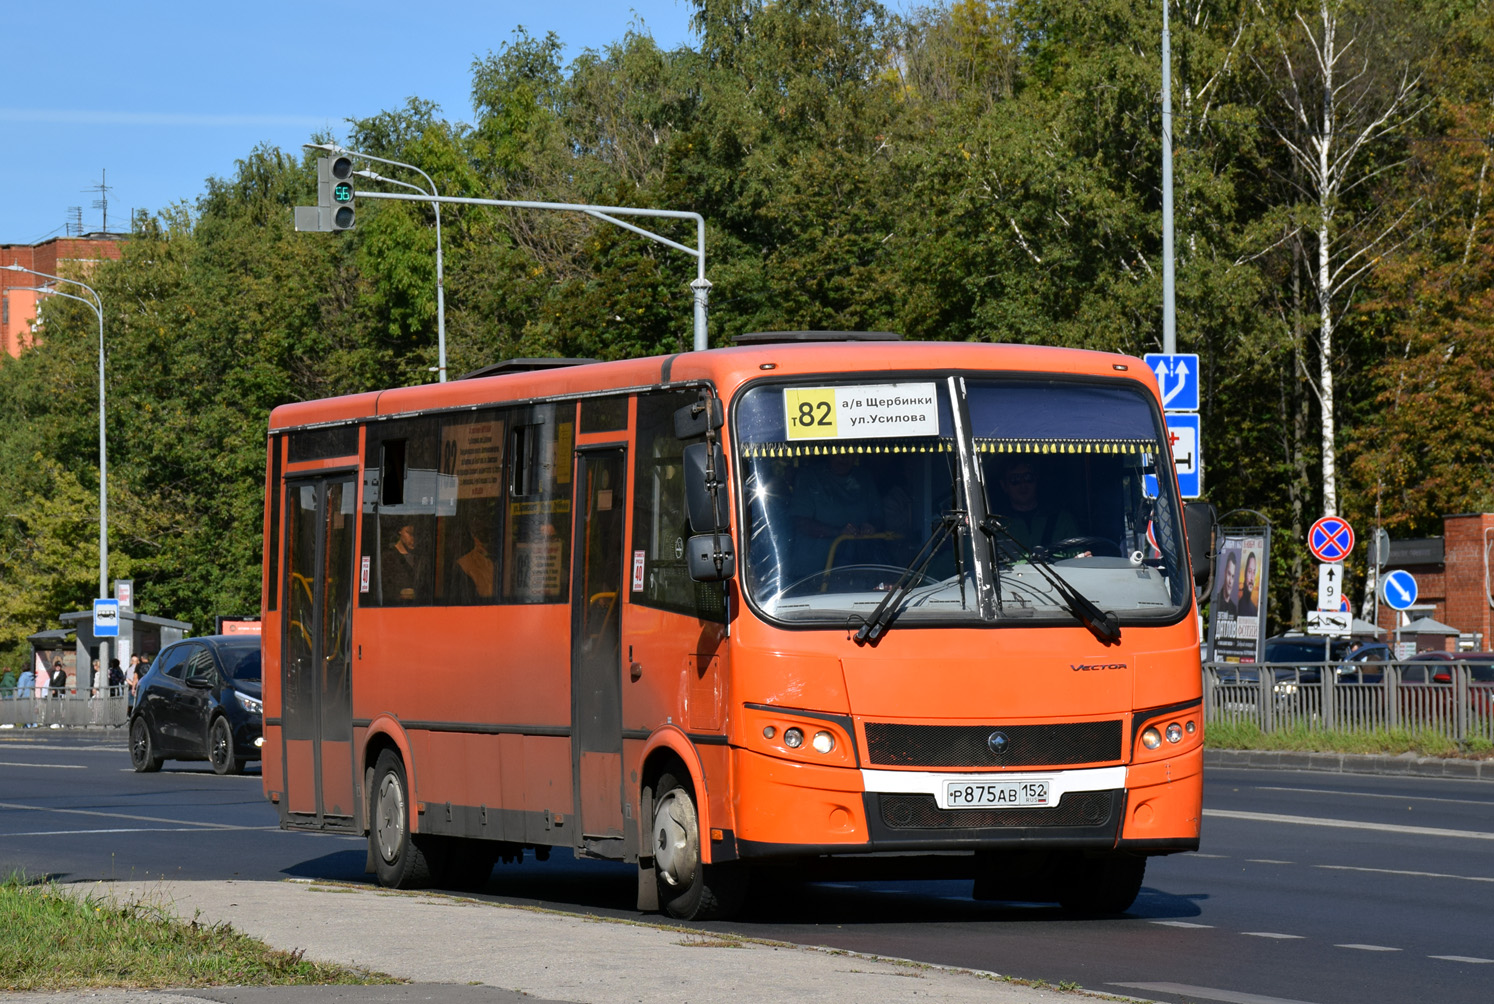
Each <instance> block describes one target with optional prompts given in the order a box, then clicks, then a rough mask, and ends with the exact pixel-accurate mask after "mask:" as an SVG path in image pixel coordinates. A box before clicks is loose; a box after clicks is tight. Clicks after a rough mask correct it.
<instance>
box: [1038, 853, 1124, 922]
mask: <svg viewBox="0 0 1494 1004" xmlns="http://www.w3.org/2000/svg"><path fill="white" fill-rule="evenodd" d="M1145 875H1146V858H1144V857H1141V856H1140V855H1136V854H1118V853H1117V854H1106V855H1100V856H1096V857H1083V858H1079V859H1078V860H1077V861H1075V862H1074V865H1073V867H1072V868H1070V869H1068V874H1066V875H1065V876H1064V878H1063V879H1062V882H1063V885H1062V887H1061V888H1060V890H1059V894H1058V903H1059V905H1060V906H1062V907H1063V908H1064V909H1065V910H1067V911H1068V912H1070V913H1076V914H1080V915H1082V916H1088V917H1105V916H1111V915H1114V914H1117V913H1125V912H1126V911H1127V910H1128V909H1130V907H1131V904H1132V903H1134V902H1136V895H1137V893H1139V892H1141V880H1142V878H1143V877H1145Z"/></svg>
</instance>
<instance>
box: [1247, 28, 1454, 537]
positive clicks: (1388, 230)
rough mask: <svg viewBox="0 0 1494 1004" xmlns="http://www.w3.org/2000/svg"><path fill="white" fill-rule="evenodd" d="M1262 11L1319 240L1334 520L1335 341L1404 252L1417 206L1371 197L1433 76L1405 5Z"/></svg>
mask: <svg viewBox="0 0 1494 1004" xmlns="http://www.w3.org/2000/svg"><path fill="white" fill-rule="evenodd" d="M1256 8H1257V10H1258V11H1259V12H1260V14H1261V16H1262V22H1263V24H1264V25H1265V27H1266V32H1267V43H1266V45H1265V46H1264V47H1262V49H1261V50H1258V52H1257V54H1256V56H1255V57H1254V59H1255V63H1256V67H1257V69H1258V70H1259V72H1260V74H1261V76H1262V77H1263V78H1264V79H1265V80H1266V81H1267V85H1268V89H1269V91H1270V92H1271V94H1272V97H1273V99H1274V105H1275V108H1274V109H1273V112H1272V113H1267V114H1266V115H1265V116H1264V120H1263V121H1264V124H1265V127H1266V129H1267V131H1268V133H1269V134H1270V135H1271V136H1272V137H1273V138H1274V139H1275V140H1276V142H1277V143H1278V144H1280V146H1281V147H1282V148H1283V149H1284V151H1285V152H1286V155H1287V159H1288V161H1289V170H1288V171H1287V172H1285V174H1286V177H1287V178H1288V179H1289V184H1290V185H1291V187H1293V188H1295V189H1296V192H1297V194H1298V196H1299V197H1300V198H1301V200H1302V203H1303V208H1304V210H1305V212H1304V213H1303V217H1304V218H1303V219H1302V221H1301V222H1302V226H1303V229H1304V230H1305V231H1306V233H1307V234H1309V235H1310V238H1311V240H1312V241H1313V243H1315V245H1316V247H1315V249H1313V250H1315V251H1316V260H1315V262H1313V263H1312V267H1311V268H1310V269H1309V273H1308V275H1309V283H1310V286H1311V289H1310V294H1311V295H1313V296H1314V297H1315V299H1316V305H1317V312H1318V327H1317V337H1316V340H1317V363H1318V370H1317V374H1316V380H1315V382H1314V383H1312V384H1311V386H1312V387H1313V391H1314V394H1315V395H1316V397H1317V400H1318V406H1319V412H1320V416H1321V420H1322V427H1321V439H1322V458H1321V459H1322V479H1323V485H1322V491H1323V514H1324V515H1327V516H1332V515H1337V514H1338V508H1339V499H1338V460H1337V458H1338V451H1337V443H1336V433H1337V429H1336V423H1335V417H1334V395H1335V387H1334V377H1335V362H1336V361H1335V356H1334V337H1335V335H1336V334H1337V330H1338V326H1339V322H1340V321H1341V320H1342V318H1343V316H1344V314H1345V312H1346V310H1347V309H1348V306H1349V304H1350V302H1351V300H1352V299H1353V295H1354V291H1355V289H1356V287H1357V286H1358V284H1359V282H1360V280H1361V279H1363V278H1364V276H1365V274H1366V273H1367V272H1368V271H1370V270H1371V269H1372V268H1374V267H1375V265H1376V263H1377V262H1378V261H1379V259H1380V257H1381V256H1382V255H1383V254H1385V253H1386V252H1387V251H1389V250H1390V249H1391V248H1392V247H1394V245H1395V244H1396V243H1397V241H1398V235H1399V234H1400V233H1401V232H1402V228H1403V227H1404V226H1405V224H1406V222H1407V220H1408V218H1409V216H1410V214H1411V213H1412V211H1413V210H1414V209H1415V206H1414V205H1413V206H1408V207H1404V208H1402V209H1400V210H1399V211H1394V212H1392V211H1389V210H1386V209H1384V208H1381V207H1378V206H1376V205H1375V204H1374V203H1373V202H1371V201H1369V200H1367V199H1364V198H1359V197H1360V196H1364V195H1368V194H1369V191H1370V186H1371V185H1372V184H1373V183H1374V182H1375V181H1376V180H1377V179H1380V178H1381V177H1382V176H1385V175H1387V174H1388V173H1391V172H1394V171H1396V170H1397V169H1399V168H1400V167H1402V166H1403V165H1404V164H1405V163H1406V160H1405V158H1404V157H1398V156H1394V155H1391V156H1386V155H1385V154H1384V150H1385V148H1386V147H1388V146H1390V145H1391V144H1390V143H1388V142H1387V141H1389V140H1391V139H1393V138H1394V137H1396V136H1397V135H1398V134H1400V133H1401V132H1402V131H1403V130H1404V128H1405V126H1406V125H1407V124H1408V123H1409V122H1410V121H1411V120H1412V119H1414V118H1416V116H1417V115H1419V114H1420V112H1421V111H1422V109H1423V108H1424V107H1425V105H1424V102H1423V99H1422V97H1421V94H1420V83H1421V76H1420V74H1418V73H1416V72H1415V71H1414V70H1413V68H1412V62H1411V59H1410V58H1409V56H1405V55H1399V54H1397V53H1396V52H1395V48H1396V46H1394V45H1393V44H1391V38H1392V34H1393V33H1392V32H1391V31H1390V30H1389V29H1388V27H1387V24H1386V22H1385V18H1387V17H1389V16H1392V15H1393V12H1394V11H1395V8H1396V4H1395V3H1394V0H1392V2H1390V3H1383V2H1382V3H1380V4H1377V5H1376V4H1372V5H1368V7H1364V6H1359V7H1352V8H1351V6H1350V5H1349V4H1348V3H1346V2H1344V0H1319V2H1318V4H1317V10H1316V11H1315V12H1314V13H1312V14H1310V15H1308V14H1304V13H1303V12H1302V10H1301V9H1297V10H1294V11H1293V12H1292V15H1291V17H1290V19H1289V20H1288V21H1287V23H1286V24H1285V25H1284V26H1283V25H1282V23H1281V22H1279V21H1276V20H1275V18H1274V17H1273V14H1272V12H1271V11H1268V10H1267V7H1266V5H1265V2H1264V0H1256ZM1375 15H1378V17H1376V16H1375ZM1351 196H1354V197H1356V198H1355V200H1354V201H1352V202H1351V200H1350V197H1351ZM1301 365H1302V366H1303V367H1304V369H1305V367H1306V365H1307V363H1306V361H1305V360H1304V361H1303V362H1302V363H1301ZM1304 376H1310V375H1309V374H1304Z"/></svg>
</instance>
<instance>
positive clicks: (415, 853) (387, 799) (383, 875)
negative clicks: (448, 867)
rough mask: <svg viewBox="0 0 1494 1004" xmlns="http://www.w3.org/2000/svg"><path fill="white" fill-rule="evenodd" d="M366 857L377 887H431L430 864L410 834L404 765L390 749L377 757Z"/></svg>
mask: <svg viewBox="0 0 1494 1004" xmlns="http://www.w3.org/2000/svg"><path fill="white" fill-rule="evenodd" d="M368 820H369V826H368V847H369V857H370V858H372V859H373V863H374V874H376V875H377V876H378V879H379V884H380V885H382V886H385V887H387V888H390V889H421V888H424V887H425V886H428V885H430V884H431V868H430V863H429V862H428V861H427V860H426V857H425V853H424V852H423V851H422V850H421V848H420V846H419V845H418V844H417V843H416V842H415V839H414V835H413V834H412V833H411V832H410V788H409V785H408V784H407V783H406V781H405V765H404V764H403V763H402V762H401V761H400V758H399V756H398V755H397V754H396V753H394V752H393V751H392V750H385V751H384V752H382V753H380V754H379V759H378V761H377V762H376V763H375V764H374V784H373V789H372V792H371V793H370V805H369V813H368Z"/></svg>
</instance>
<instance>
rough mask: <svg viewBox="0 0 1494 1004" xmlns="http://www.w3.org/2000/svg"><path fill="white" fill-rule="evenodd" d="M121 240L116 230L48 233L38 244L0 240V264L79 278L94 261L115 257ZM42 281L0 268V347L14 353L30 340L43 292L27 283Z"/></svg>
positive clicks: (12, 354) (29, 342)
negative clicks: (63, 234)
mask: <svg viewBox="0 0 1494 1004" xmlns="http://www.w3.org/2000/svg"><path fill="white" fill-rule="evenodd" d="M124 240H125V238H124V237H122V236H121V235H119V234H86V235H84V236H82V237H52V238H50V239H48V240H44V241H42V242H41V243H40V244H0V265H10V264H16V265H20V266H21V267H22V268H29V269H34V270H35V271H37V272H46V273H48V274H50V275H65V276H69V277H73V276H78V277H80V278H81V277H82V276H83V275H84V274H86V273H87V272H88V271H89V270H91V269H92V268H93V266H94V265H95V264H97V263H98V262H100V261H103V260H104V259H106V258H109V259H117V258H118V257H119V245H120V244H121V243H122V242H123V241H124ZM42 284H43V280H41V279H38V278H37V277H36V276H34V275H27V274H26V273H25V272H9V271H6V270H4V269H0V351H4V352H5V353H7V354H8V355H11V356H18V355H20V354H21V350H22V349H24V348H26V347H27V346H29V345H30V344H31V338H32V335H31V325H32V323H33V322H34V321H35V320H36V308H37V301H38V300H40V299H41V298H42V297H43V296H45V295H46V294H44V293H32V292H29V291H27V287H31V286H39V285H42Z"/></svg>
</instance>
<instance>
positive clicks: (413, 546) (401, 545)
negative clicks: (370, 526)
mask: <svg viewBox="0 0 1494 1004" xmlns="http://www.w3.org/2000/svg"><path fill="white" fill-rule="evenodd" d="M425 564H426V562H425V560H424V559H423V558H422V556H421V554H420V550H419V544H418V542H417V540H416V537H415V524H414V523H408V522H406V523H401V524H400V525H399V526H398V528H397V531H396V533H395V538H394V544H393V545H392V546H390V547H388V548H385V550H384V555H383V558H382V560H381V561H380V563H379V574H380V575H381V576H383V585H384V602H385V603H414V602H415V601H416V598H417V595H418V594H421V593H424V592H425V590H423V589H421V588H420V587H421V585H422V580H423V578H424V576H423V574H422V573H423V572H424V570H425Z"/></svg>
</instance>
